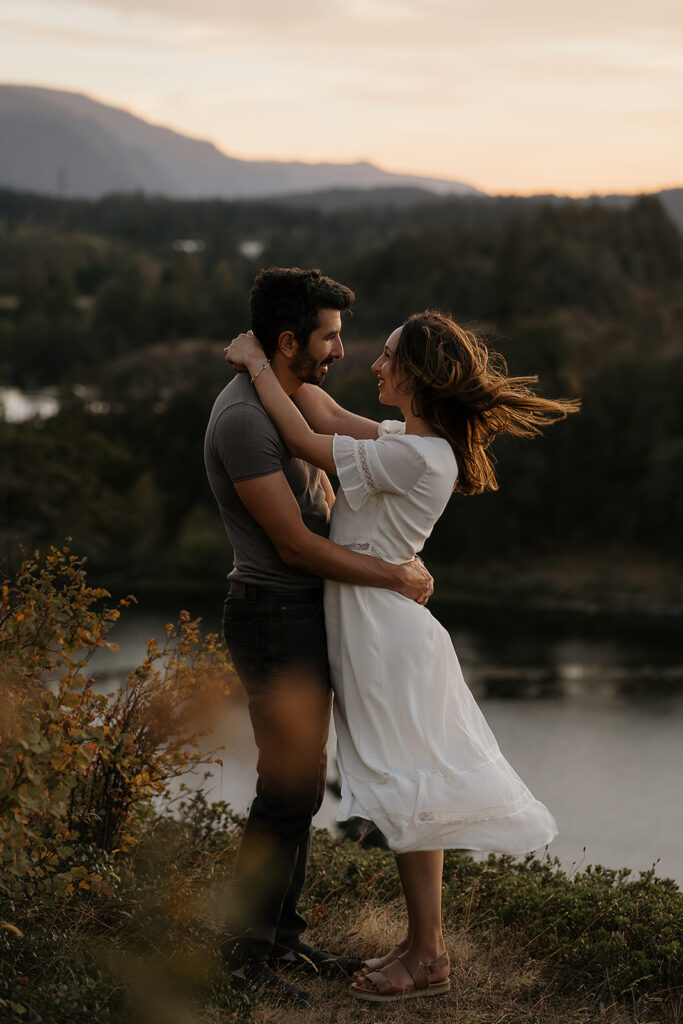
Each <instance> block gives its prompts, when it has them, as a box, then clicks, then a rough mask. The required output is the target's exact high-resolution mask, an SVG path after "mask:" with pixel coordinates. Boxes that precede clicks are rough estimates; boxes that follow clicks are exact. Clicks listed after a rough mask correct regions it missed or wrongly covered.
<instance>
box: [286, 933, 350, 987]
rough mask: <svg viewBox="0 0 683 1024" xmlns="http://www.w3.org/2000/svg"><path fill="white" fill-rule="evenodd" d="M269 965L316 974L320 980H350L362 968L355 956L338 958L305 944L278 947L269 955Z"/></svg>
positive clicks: (334, 954)
mask: <svg viewBox="0 0 683 1024" xmlns="http://www.w3.org/2000/svg"><path fill="white" fill-rule="evenodd" d="M269 963H270V964H271V965H273V966H274V967H279V968H283V969H290V968H295V969H296V970H298V971H300V973H301V974H317V975H319V976H320V977H322V978H351V977H353V975H354V974H355V973H356V971H359V970H360V969H361V967H362V966H363V961H362V960H361V959H360V958H359V957H356V956H339V955H338V954H337V953H330V952H328V950H326V949H315V948H314V947H313V946H307V945H306V943H305V942H297V944H296V946H290V947H289V948H288V949H287V950H284V947H279V948H278V950H277V952H274V953H272V954H271V956H270V959H269Z"/></svg>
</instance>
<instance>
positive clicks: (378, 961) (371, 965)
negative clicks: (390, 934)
mask: <svg viewBox="0 0 683 1024" xmlns="http://www.w3.org/2000/svg"><path fill="white" fill-rule="evenodd" d="M407 943H408V939H401V941H400V942H399V943H398V944H397V945H396V946H395V947H394V948H395V949H397V950H398V953H397V954H396V956H395V957H394V959H393V960H390V961H389V964H393V962H394V960H396V959H397V957H399V956H400V955H401V953H405V951H406V946H407ZM391 952H392V953H393V950H392V951H391ZM388 955H389V954H387V956H388ZM382 960H384V957H383V956H375V957H371V958H370V959H369V960H364V961H363V963H362V965H361V967H360V969H359V970H357V971H356V976H357V977H358V978H367V976H368V974H372V972H373V971H381V970H383V966H382ZM389 964H384V967H388V966H389Z"/></svg>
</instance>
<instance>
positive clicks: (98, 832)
mask: <svg viewBox="0 0 683 1024" xmlns="http://www.w3.org/2000/svg"><path fill="white" fill-rule="evenodd" d="M108 597H109V594H108V592H107V591H106V590H102V589H99V588H94V587H91V586H89V585H88V582H87V579H86V574H85V570H84V568H83V562H82V560H80V559H78V558H77V557H76V556H75V555H71V554H70V553H69V549H68V548H67V547H64V548H62V549H57V548H54V547H53V548H52V549H51V550H50V552H49V553H48V554H47V556H46V557H45V558H44V559H39V558H38V557H35V558H29V559H26V560H25V561H24V563H23V565H22V566H21V569H20V571H19V573H18V575H17V577H16V579H14V580H7V581H6V582H5V583H4V584H3V586H2V592H1V595H0V666H1V667H0V687H1V694H2V695H1V697H0V711H1V712H2V732H1V734H0V893H4V894H5V895H8V896H11V895H16V893H17V892H26V891H35V892H43V891H55V892H61V893H64V892H66V893H67V894H68V893H72V892H73V891H74V890H75V889H76V888H77V887H78V888H79V889H86V890H87V889H90V888H91V887H92V886H95V887H97V888H107V887H109V886H110V885H111V883H112V881H117V880H118V875H117V872H116V860H117V857H119V858H120V857H122V856H125V855H127V854H128V853H130V850H131V849H132V848H133V847H134V845H135V844H136V842H137V841H138V837H139V834H140V832H141V830H142V829H144V826H145V821H146V819H147V818H148V816H149V815H150V814H151V813H152V810H153V808H154V807H155V806H158V805H159V802H160V801H163V800H165V799H166V800H168V799H169V783H170V782H171V780H174V779H175V778H176V777H177V776H179V775H183V774H186V773H188V772H192V771H196V770H197V768H198V767H199V766H200V765H202V764H206V763H208V762H210V761H211V756H210V755H207V754H206V753H205V751H203V750H202V748H201V738H202V737H204V736H206V735H207V733H209V732H210V730H211V725H212V719H211V716H212V713H213V711H214V710H215V708H216V707H217V705H218V704H219V703H220V701H221V700H222V698H223V695H224V693H225V690H226V686H227V682H228V680H229V673H228V671H227V663H226V656H225V650H224V647H223V644H222V642H220V641H219V638H218V637H216V636H209V637H207V638H205V639H201V638H200V635H199V629H198V623H197V622H193V621H191V620H190V616H189V614H188V613H187V612H181V615H180V620H179V623H178V626H177V627H173V626H171V625H169V626H167V628H166V633H165V641H164V643H163V644H161V645H160V644H159V643H158V641H156V640H150V641H149V643H148V645H147V656H146V658H145V660H144V661H143V663H142V664H141V665H140V666H139V667H138V668H136V669H134V670H133V671H132V672H131V673H130V674H129V675H128V677H127V679H126V680H125V681H124V682H123V683H122V685H121V686H120V687H119V689H117V690H116V691H115V692H114V693H109V694H104V693H102V692H100V691H98V690H96V689H95V687H94V680H93V678H92V677H91V676H90V675H89V673H88V664H89V662H90V660H91V658H92V655H93V654H94V653H95V652H96V651H97V650H98V649H100V648H102V647H106V648H109V649H114V650H115V647H114V645H113V644H111V642H110V641H109V640H108V639H107V635H108V633H109V631H110V630H111V628H112V627H113V625H114V624H115V623H116V621H117V620H118V618H119V616H120V613H121V611H120V610H121V608H125V607H127V606H128V604H129V603H130V601H129V600H128V599H123V600H122V601H120V602H119V605H118V607H115V608H111V607H106V606H105V605H103V604H102V602H103V601H104V600H106V599H107V598H108ZM84 848H85V849H86V850H88V851H90V853H91V854H92V852H93V851H98V852H99V854H100V855H101V856H100V864H101V865H103V866H101V867H100V869H99V870H97V871H90V870H89V869H88V868H87V867H86V866H85V865H84V864H83V859H82V858H83V850H84ZM90 859H91V860H92V857H90Z"/></svg>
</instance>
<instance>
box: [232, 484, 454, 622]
mask: <svg viewBox="0 0 683 1024" xmlns="http://www.w3.org/2000/svg"><path fill="white" fill-rule="evenodd" d="M235 490H236V491H237V494H238V496H239V498H240V501H241V502H242V504H243V505H244V507H245V508H246V509H247V511H248V512H249V513H250V514H251V515H252V516H253V517H254V519H255V520H256V522H257V523H258V524H259V526H261V527H262V528H263V529H264V530H265V532H266V533H267V534H268V537H269V538H270V540H271V541H272V543H273V545H274V546H275V548H276V550H277V552H278V554H279V555H280V558H281V559H282V561H283V562H285V563H286V564H287V565H291V566H294V567H296V568H297V569H303V570H305V571H306V572H310V573H312V574H313V575H314V576H321V577H322V578H323V579H327V580H336V581H337V582H338V583H355V584H358V585H360V586H364V587H381V588H383V589H385V590H395V591H397V592H398V593H399V594H402V595H403V596H404V597H409V598H411V599H412V600H414V601H418V602H419V603H420V604H424V603H426V601H427V600H428V598H429V597H430V596H431V594H432V593H433V590H434V583H433V580H432V577H431V576H430V574H429V573H428V572H427V570H426V569H425V567H424V565H423V564H422V562H420V561H419V559H416V560H415V561H413V562H406V563H405V564H403V565H392V564H391V563H390V562H383V561H382V559H381V558H374V557H373V556H372V555H362V554H360V553H359V552H357V551H349V550H348V548H343V547H341V545H339V544H334V543H333V542H332V541H330V540H327V539H326V538H325V537H319V536H318V535H317V534H315V533H312V532H311V531H310V530H309V529H308V528H307V527H306V526H305V524H304V522H303V519H302V518H301V509H300V508H299V505H298V503H297V500H296V498H295V497H294V495H293V494H292V490H291V488H290V486H289V484H288V483H287V478H286V477H285V475H284V473H271V474H270V475H268V476H260V477H255V478H253V479H251V480H242V481H240V482H238V483H235Z"/></svg>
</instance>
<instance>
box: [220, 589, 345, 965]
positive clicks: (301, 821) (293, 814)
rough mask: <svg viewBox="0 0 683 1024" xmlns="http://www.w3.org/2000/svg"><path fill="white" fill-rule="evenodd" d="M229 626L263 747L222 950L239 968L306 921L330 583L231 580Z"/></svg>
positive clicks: (318, 794) (292, 940) (318, 793)
mask: <svg viewBox="0 0 683 1024" xmlns="http://www.w3.org/2000/svg"><path fill="white" fill-rule="evenodd" d="M223 633H224V636H225V642H226V644H227V646H228V649H229V651H230V654H231V656H232V661H233V664H234V666H235V668H236V670H237V673H238V675H239V677H240V681H241V682H242V685H243V686H244V689H245V690H246V692H247V697H248V701H249V715H250V717H251V723H252V726H253V728H254V738H255V740H256V745H257V747H258V766H257V770H258V781H257V785H256V796H255V798H254V801H253V803H252V805H251V808H250V811H249V817H248V819H247V824H246V828H245V830H244V834H243V836H242V842H241V845H240V850H239V854H238V857H237V865H236V868H235V884H234V886H233V892H232V899H231V905H230V909H229V913H228V919H227V922H226V924H227V931H228V934H227V935H226V937H225V939H224V941H223V945H222V950H223V954H224V956H225V958H226V959H227V960H228V961H229V962H230V963H231V964H232V965H239V964H240V963H242V962H244V961H246V960H260V959H265V958H266V957H268V955H269V954H270V953H271V952H272V951H273V949H274V947H276V948H279V947H281V946H282V947H288V948H289V947H290V946H292V945H294V944H296V942H297V940H298V937H299V936H300V934H301V932H302V931H304V929H305V928H306V921H305V920H304V918H303V917H301V915H300V914H299V913H298V910H297V903H298V901H299V896H300V895H301V891H302V888H303V885H304V881H305V877H306V868H307V866H308V855H309V849H310V841H311V819H312V817H313V815H314V814H315V813H316V811H317V810H318V808H319V807H320V805H321V803H322V800H323V796H324V792H325V770H326V750H325V747H326V743H327V733H328V729H329V721H330V707H331V688H330V677H329V667H328V663H327V639H326V636H325V615H324V609H323V599H322V588H315V589H312V590H306V591H303V592H297V591H284V590H279V591H278V590H275V589H271V588H267V587H262V586H255V585H251V584H243V583H237V582H236V583H233V584H232V585H231V587H230V592H229V594H228V597H227V599H226V602H225V608H224V612H223Z"/></svg>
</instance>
